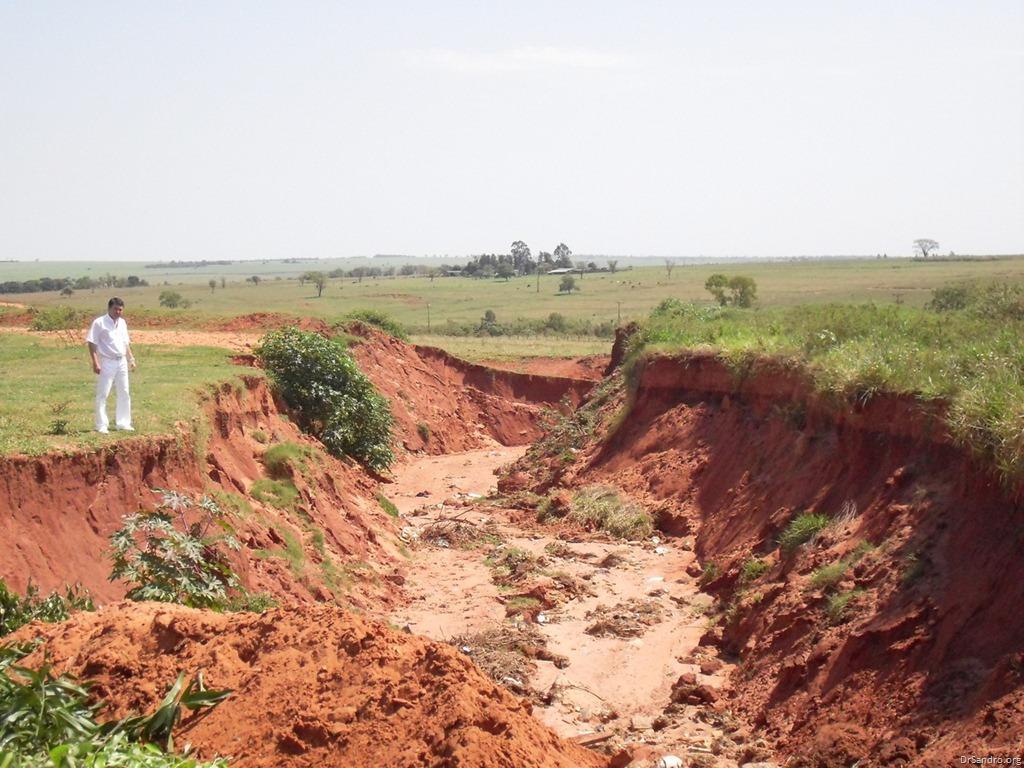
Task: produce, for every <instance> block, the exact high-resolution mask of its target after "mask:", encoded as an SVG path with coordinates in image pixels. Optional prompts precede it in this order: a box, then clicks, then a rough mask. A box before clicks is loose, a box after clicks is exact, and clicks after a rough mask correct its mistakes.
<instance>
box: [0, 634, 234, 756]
mask: <svg viewBox="0 0 1024 768" xmlns="http://www.w3.org/2000/svg"><path fill="white" fill-rule="evenodd" d="M30 651H31V647H30V646H4V647H0V766H3V768H43V767H44V766H58V767H59V768H73V766H79V765H80V766H87V767H88V766H92V767H93V768H99V767H100V766H133V768H226V766H227V761H225V760H223V759H214V760H212V761H210V762H205V763H200V762H197V761H196V760H195V759H192V758H189V757H187V756H183V755H176V754H173V753H172V750H173V748H174V744H173V741H172V739H171V731H172V729H173V728H174V726H175V725H176V724H177V723H178V721H179V720H180V719H181V712H182V708H186V709H190V710H198V709H203V708H209V707H214V706H216V705H217V704H218V703H220V702H221V701H223V700H224V699H225V698H226V697H227V696H228V695H230V693H231V691H211V690H207V689H206V688H205V686H204V685H203V680H202V674H201V673H200V675H199V676H198V677H197V678H196V679H193V680H192V681H190V682H189V683H188V685H187V686H186V685H185V674H184V673H181V674H180V675H179V676H178V679H177V681H176V682H175V683H174V685H172V686H171V688H170V689H169V690H168V691H167V695H166V696H165V697H164V700H163V701H162V702H161V704H160V706H159V708H158V709H157V710H156V711H155V712H154V713H153V714H151V715H147V716H144V717H128V718H125V719H123V720H119V721H113V722H107V723H100V722H98V721H97V715H98V714H99V712H100V711H101V710H102V704H92V703H90V701H89V699H90V696H89V688H90V683H88V682H84V683H80V682H78V681H76V680H74V679H73V678H70V677H67V676H64V675H61V676H59V677H55V676H54V675H53V674H52V670H51V668H50V665H49V664H43V666H41V667H39V668H38V669H30V668H28V667H23V666H19V665H18V662H19V661H20V660H21V659H22V658H23V657H24V656H26V655H27V654H28V653H29V652H30ZM158 744H160V745H162V747H163V748H161V746H158ZM163 749H166V750H167V751H166V752H165V751H163ZM187 751H188V750H187V749H186V753H187Z"/></svg>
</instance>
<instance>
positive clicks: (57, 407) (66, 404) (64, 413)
mask: <svg viewBox="0 0 1024 768" xmlns="http://www.w3.org/2000/svg"><path fill="white" fill-rule="evenodd" d="M70 407H71V401H70V400H63V401H61V402H59V403H53V404H51V405H50V413H52V414H53V419H52V420H51V421H50V434H51V435H66V434H67V433H68V422H69V421H70V419H69V418H68V409H69V408H70Z"/></svg>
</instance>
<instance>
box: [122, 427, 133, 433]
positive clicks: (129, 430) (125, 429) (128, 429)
mask: <svg viewBox="0 0 1024 768" xmlns="http://www.w3.org/2000/svg"><path fill="white" fill-rule="evenodd" d="M118 429H119V430H121V431H122V432H134V431H135V427H118Z"/></svg>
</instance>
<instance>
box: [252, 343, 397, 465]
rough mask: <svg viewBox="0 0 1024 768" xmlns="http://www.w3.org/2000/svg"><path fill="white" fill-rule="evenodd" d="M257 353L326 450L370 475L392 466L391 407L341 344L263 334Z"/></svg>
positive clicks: (301, 420)
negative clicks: (348, 459) (352, 461)
mask: <svg viewBox="0 0 1024 768" xmlns="http://www.w3.org/2000/svg"><path fill="white" fill-rule="evenodd" d="M256 354H257V355H258V356H259V358H260V360H261V361H262V363H263V366H264V368H265V369H266V370H267V373H268V374H269V376H270V378H271V380H272V381H273V382H274V384H275V385H276V387H277V388H278V390H279V391H280V393H281V395H282V396H283V397H284V400H285V402H286V403H288V407H289V408H291V410H292V413H293V415H294V417H295V419H296V421H297V422H298V423H299V425H300V426H301V427H302V428H303V429H306V430H308V431H309V432H311V433H312V434H313V435H314V436H315V437H317V438H318V439H319V440H320V442H322V443H323V444H324V445H325V446H326V447H327V450H328V451H330V452H331V453H332V454H334V455H335V456H351V457H352V458H354V459H356V460H357V461H359V462H361V463H363V464H365V465H366V466H367V467H369V468H370V469H371V470H374V471H381V470H384V469H387V468H388V467H389V466H390V465H391V463H392V462H393V461H394V459H395V456H394V453H393V452H392V449H391V425H392V422H393V417H392V415H391V409H390V407H389V406H388V402H387V400H385V399H384V398H383V397H382V396H381V395H380V394H379V393H378V392H377V390H376V388H375V387H374V386H373V384H372V383H371V382H370V380H369V379H368V378H366V376H365V375H363V373H362V371H360V370H359V368H358V367H357V366H356V363H355V361H354V360H353V359H352V356H351V355H350V354H349V353H348V351H347V350H346V349H345V348H344V346H343V345H342V344H341V343H339V342H338V341H336V340H332V339H327V338H324V337H323V336H321V335H320V334H317V333H308V332H306V331H300V330H299V329H298V328H284V329H281V330H278V331H272V332H271V333H268V334H267V335H266V336H264V337H263V339H262V341H261V342H260V345H259V347H258V348H257V350H256Z"/></svg>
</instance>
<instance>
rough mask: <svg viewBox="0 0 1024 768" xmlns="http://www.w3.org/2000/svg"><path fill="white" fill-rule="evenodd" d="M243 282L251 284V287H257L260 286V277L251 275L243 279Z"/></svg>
mask: <svg viewBox="0 0 1024 768" xmlns="http://www.w3.org/2000/svg"><path fill="white" fill-rule="evenodd" d="M245 280H246V282H249V283H252V284H253V285H259V284H260V276H259V275H252V276H251V277H247V278H245Z"/></svg>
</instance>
